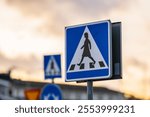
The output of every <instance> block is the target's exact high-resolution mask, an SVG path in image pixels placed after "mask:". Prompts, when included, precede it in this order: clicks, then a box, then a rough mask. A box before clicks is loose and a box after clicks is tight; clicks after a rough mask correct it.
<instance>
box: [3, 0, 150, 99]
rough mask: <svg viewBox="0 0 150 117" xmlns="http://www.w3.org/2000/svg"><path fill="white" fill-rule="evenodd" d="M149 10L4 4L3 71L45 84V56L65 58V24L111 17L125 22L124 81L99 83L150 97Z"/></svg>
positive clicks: (138, 2) (56, 2) (96, 2)
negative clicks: (10, 69)
mask: <svg viewBox="0 0 150 117" xmlns="http://www.w3.org/2000/svg"><path fill="white" fill-rule="evenodd" d="M149 6H150V1H149V0H132V1H131V0H125V1H124V0H105V1H104V0H93V1H92V0H1V1H0V11H1V12H0V64H1V67H0V70H1V71H6V70H8V69H9V68H11V67H13V66H14V67H15V69H14V73H13V74H14V76H15V77H19V78H22V79H26V80H38V81H41V80H42V79H43V55H44V54H54V53H61V54H62V55H63V54H64V49H65V45H64V41H65V39H64V37H65V36H64V27H65V26H69V25H75V24H82V23H87V22H93V21H100V20H107V19H110V20H111V21H112V22H118V21H121V22H122V45H123V48H122V49H123V57H122V58H123V77H124V80H120V81H107V82H102V83H100V82H98V83H96V85H105V86H107V87H109V88H114V89H118V90H121V91H126V92H129V93H130V92H131V93H134V94H136V95H138V96H139V97H140V96H143V95H144V93H145V91H146V92H147V93H146V94H147V95H149V96H150V94H148V92H150V91H148V88H146V89H144V88H145V83H147V82H150V79H149V78H150V61H149V58H150V47H149V46H150V13H149V11H150V8H149ZM63 57H64V56H63ZM63 64H64V63H63ZM61 81H63V82H64V79H63V80H61ZM58 82H60V81H59V80H58ZM143 83H144V84H143ZM146 86H148V87H150V86H149V85H148V84H146ZM120 87H121V88H120ZM143 90H144V91H143Z"/></svg>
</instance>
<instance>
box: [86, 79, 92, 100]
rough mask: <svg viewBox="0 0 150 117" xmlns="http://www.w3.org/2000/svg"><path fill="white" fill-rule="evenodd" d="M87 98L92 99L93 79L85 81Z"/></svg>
mask: <svg viewBox="0 0 150 117" xmlns="http://www.w3.org/2000/svg"><path fill="white" fill-rule="evenodd" d="M87 95H88V100H93V81H87Z"/></svg>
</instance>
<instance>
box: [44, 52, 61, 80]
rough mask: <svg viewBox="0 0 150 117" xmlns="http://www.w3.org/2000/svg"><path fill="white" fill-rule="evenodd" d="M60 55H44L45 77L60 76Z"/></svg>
mask: <svg viewBox="0 0 150 117" xmlns="http://www.w3.org/2000/svg"><path fill="white" fill-rule="evenodd" d="M60 57H61V56H60V55H47V56H44V76H45V79H53V78H60V77H61V58H60Z"/></svg>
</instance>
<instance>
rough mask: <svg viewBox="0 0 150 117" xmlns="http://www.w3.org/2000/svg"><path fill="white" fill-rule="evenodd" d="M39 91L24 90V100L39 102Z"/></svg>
mask: <svg viewBox="0 0 150 117" xmlns="http://www.w3.org/2000/svg"><path fill="white" fill-rule="evenodd" d="M40 91H41V90H40V89H26V90H25V91H24V94H25V98H26V99H27V100H39V97H40Z"/></svg>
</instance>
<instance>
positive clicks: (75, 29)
mask: <svg viewBox="0 0 150 117" xmlns="http://www.w3.org/2000/svg"><path fill="white" fill-rule="evenodd" d="M111 41H112V39H111V22H110V21H102V22H94V23H88V24H83V25H76V26H69V27H66V81H83V80H84V81H85V80H99V79H108V78H110V77H111V75H112V61H111V60H112V42H111Z"/></svg>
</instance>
